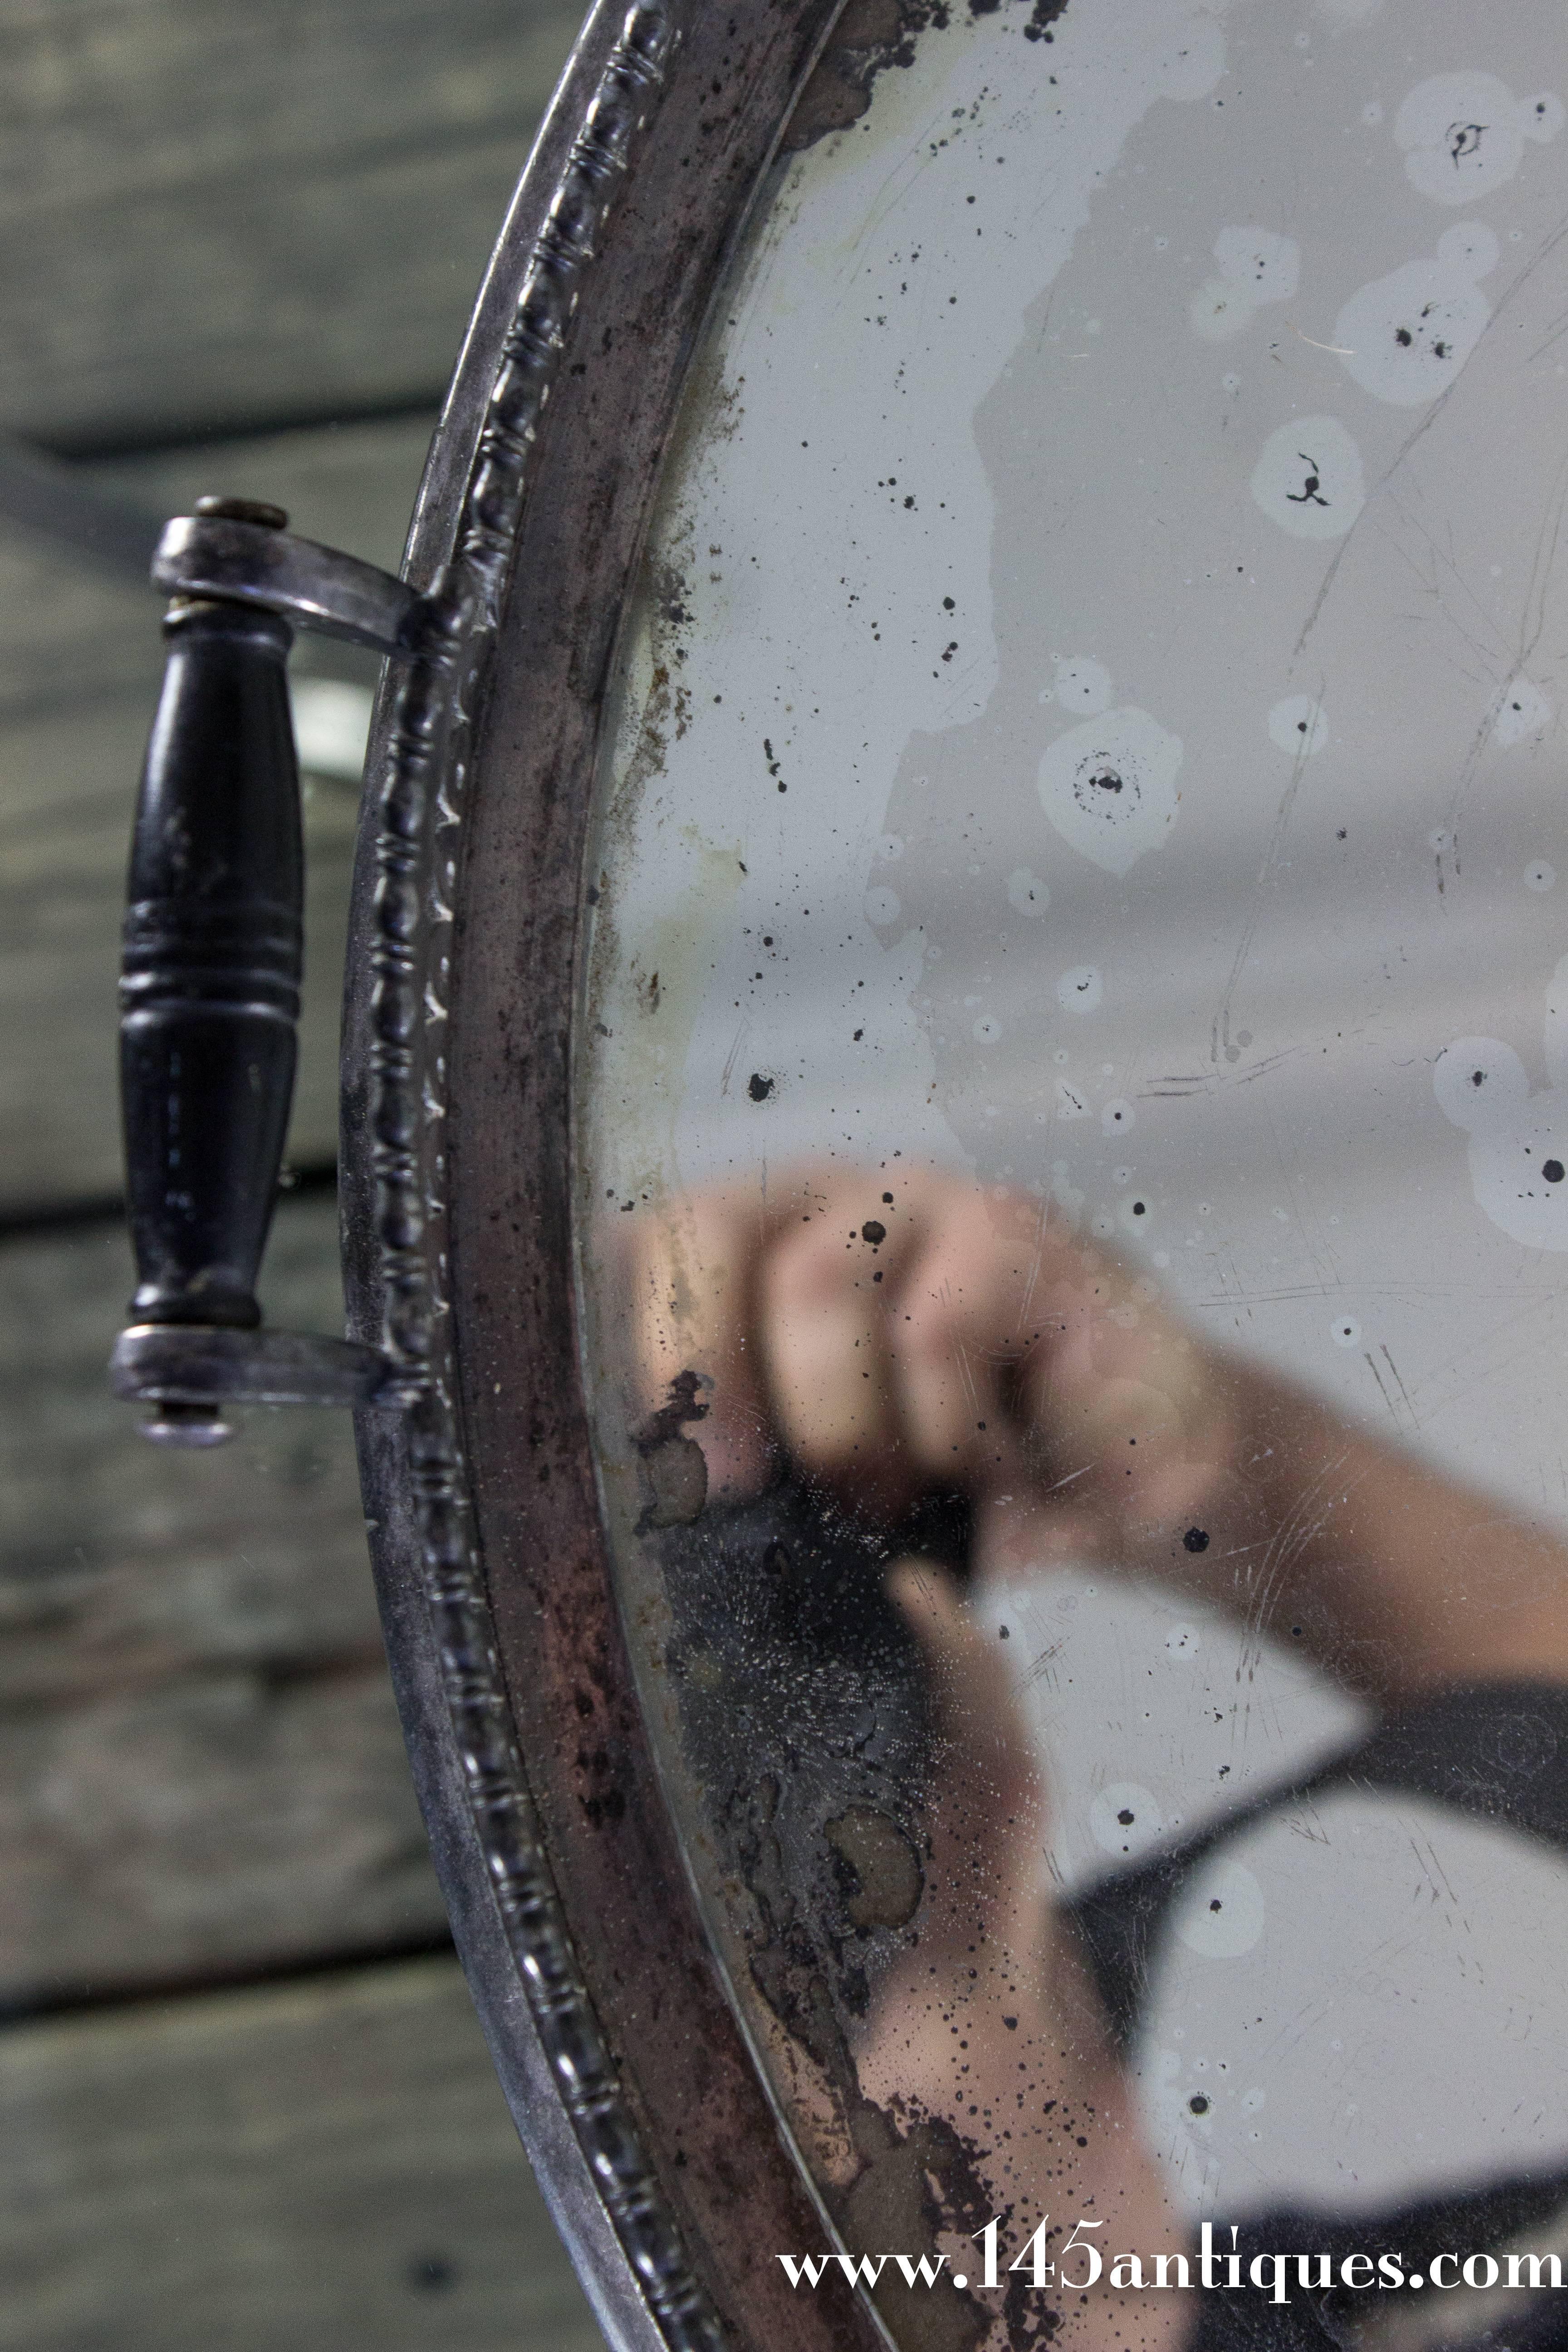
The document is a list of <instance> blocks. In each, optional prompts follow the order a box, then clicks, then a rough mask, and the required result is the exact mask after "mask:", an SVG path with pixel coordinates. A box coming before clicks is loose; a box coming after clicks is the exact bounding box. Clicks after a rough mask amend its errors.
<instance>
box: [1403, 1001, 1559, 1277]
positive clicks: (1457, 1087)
mask: <svg viewBox="0 0 1568 2352" xmlns="http://www.w3.org/2000/svg"><path fill="white" fill-rule="evenodd" d="M1544 1026H1545V1039H1544V1042H1545V1049H1546V1051H1545V1059H1546V1075H1547V1078H1548V1080H1549V1083H1548V1084H1547V1085H1546V1086H1544V1087H1542V1089H1541V1091H1540V1092H1539V1093H1538V1094H1531V1090H1530V1079H1529V1077H1528V1076H1527V1075H1526V1072H1525V1067H1524V1064H1523V1063H1522V1062H1521V1060H1520V1058H1519V1055H1517V1054H1516V1053H1515V1052H1514V1050H1513V1047H1512V1046H1511V1045H1503V1044H1502V1043H1501V1042H1500V1040H1499V1039H1498V1038H1496V1037H1458V1038H1456V1039H1455V1041H1454V1043H1453V1044H1452V1045H1448V1046H1446V1047H1445V1048H1444V1050H1443V1052H1442V1053H1441V1054H1439V1055H1438V1056H1437V1059H1436V1064H1435V1065H1434V1067H1433V1071H1432V1087H1433V1091H1434V1093H1435V1094H1436V1097H1437V1100H1438V1102H1439V1103H1440V1104H1441V1106H1442V1108H1443V1109H1444V1111H1445V1112H1446V1113H1447V1117H1448V1118H1451V1119H1452V1120H1453V1122H1454V1125H1455V1126H1456V1127H1460V1128H1463V1129H1465V1130H1466V1132H1467V1133H1468V1136H1469V1139H1470V1143H1469V1154H1468V1158H1469V1173H1470V1184H1471V1188H1472V1190H1473V1191H1474V1192H1475V1196H1476V1205H1477V1207H1478V1208H1479V1209H1480V1210H1481V1211H1482V1213H1483V1214H1485V1215H1486V1216H1488V1217H1489V1218H1490V1219H1491V1221H1492V1223H1493V1224H1494V1225H1498V1226H1500V1228H1501V1230H1502V1231H1503V1232H1504V1233H1505V1234H1509V1235H1510V1237H1511V1238H1512V1239H1513V1240H1514V1241H1516V1242H1522V1243H1524V1244H1525V1245H1526V1247H1527V1248H1530V1249H1544V1250H1568V956H1564V957H1563V961H1562V962H1561V963H1559V965H1558V966H1557V969H1556V971H1554V972H1553V973H1552V981H1551V985H1550V986H1549V987H1548V989H1547V992H1546V1020H1545V1024H1544Z"/></svg>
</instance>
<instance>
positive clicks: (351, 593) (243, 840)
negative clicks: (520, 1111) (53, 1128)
mask: <svg viewBox="0 0 1568 2352" xmlns="http://www.w3.org/2000/svg"><path fill="white" fill-rule="evenodd" d="M287 521H288V517H287V516H286V515H285V514H284V513H283V512H282V511H281V509H279V508H277V507H268V506H262V505H259V504H257V503H255V502H253V501H249V500H246V499H202V500H200V501H199V503H198V505H197V508H196V510H195V515H194V516H191V517H187V518H182V519H181V520H178V521H176V522H174V523H172V524H171V525H170V526H169V529H168V530H166V531H165V533H164V535H163V541H161V542H160V546H159V551H158V555H157V558H156V559H155V561H154V563H153V578H154V580H155V581H158V582H159V583H162V584H163V585H166V586H169V587H173V588H174V590H175V592H176V593H175V595H174V602H173V603H172V604H171V605H170V607H169V611H168V614H167V617H166V619H165V621H164V624H163V634H164V636H165V639H166V641H167V645H168V660H167V667H166V668H165V672H164V677H163V698H162V699H161V701H160V703H159V705H158V712H157V716H156V718H155V719H154V720H153V734H152V740H151V742H150V743H149V745H148V750H147V761H146V766H145V768H144V769H143V771H142V792H141V798H140V800H139V802H138V803H137V810H136V827H135V832H134V835H133V836H132V846H131V873H130V882H129V887H128V893H127V897H128V904H127V908H126V915H125V941H124V960H123V964H122V969H121V983H120V1077H121V1100H122V1108H123V1112H124V1125H125V1178H126V1198H127V1206H128V1210H129V1214H130V1222H131V1232H132V1242H133V1244H134V1247H135V1254H136V1294H135V1297H133V1299H132V1302H131V1312H132V1318H133V1319H132V1324H131V1326H130V1328H128V1329H126V1330H125V1331H122V1332H121V1336H120V1339H119V1342H118V1344H117V1346H116V1348H115V1350H114V1355H113V1358H112V1360H111V1362H110V1379H111V1381H112V1383H113V1386H114V1388H115V1390H116V1391H117V1392H118V1393H119V1394H120V1395H121V1396H126V1397H134V1398H139V1399H142V1401H144V1402H151V1403H152V1404H153V1407H154V1408H155V1410H154V1414H153V1419H152V1420H151V1421H149V1422H147V1423H144V1424H143V1427H144V1430H145V1433H146V1434H147V1435H148V1436H150V1437H153V1438H154V1439H158V1440H160V1441H162V1442H164V1443H169V1444H185V1445H206V1444H215V1443H216V1442H217V1441H218V1440H219V1439H221V1438H224V1437H226V1436H227V1435H228V1434H229V1428H228V1424H227V1423H226V1422H225V1420H224V1419H223V1416H222V1412H221V1410H220V1406H221V1402H222V1400H224V1399H242V1400H248V1401H250V1402H258V1403H279V1402H298V1403H317V1404H364V1403H374V1402H381V1401H383V1400H382V1399H381V1397H380V1394H379V1391H380V1390H381V1387H382V1382H383V1376H384V1372H385V1370H386V1369H387V1368H386V1366H385V1363H384V1360H383V1359H382V1357H381V1356H380V1355H379V1354H378V1353H377V1351H376V1350H375V1349H370V1348H363V1347H359V1346H356V1345H353V1343H351V1342H350V1341H347V1340H344V1339H328V1338H326V1337H322V1336H313V1335H307V1334H289V1333H282V1332H263V1331H262V1330H260V1328H258V1327H259V1325H260V1322H261V1309H260V1307H259V1306H258V1303H257V1298H256V1282H257V1275H258V1270H259V1267H260V1264H261V1254H262V1251H263V1249H264V1247H265V1246H266V1242H267V1231H268V1225H269V1224H270V1223H271V1221H272V1210H273V1204H274V1202H275V1201H276V1199H277V1196H278V1179H279V1172H280V1171H281V1168H282V1162H283V1145H284V1140H285V1138H286V1136H287V1133H288V1128H289V1107H290V1104H291V1101H292V1098H293V1092H294V1063H295V1053H296V1045H295V1024H296V1022H297V1020H298V1018H299V1013H300V978H301V962H302V952H301V951H302V938H303V914H304V851H303V844H302V838H301V828H300V771H299V762H298V761H297V759H296V756H295V751H294V729H293V721H292V719H291V717H290V714H289V688H288V679H287V675H286V671H287V664H288V658H289V647H290V646H291V645H292V643H293V637H294V625H296V624H298V625H300V626H304V627H308V628H315V629H321V630H323V631H324V632H325V633H327V634H329V635H339V636H348V637H352V638H353V639H354V641H355V642H357V643H360V644H370V645H376V646H379V647H380V648H381V649H382V650H383V651H385V652H394V651H398V650H405V649H406V646H407V645H408V644H409V643H410V642H412V633H413V631H414V630H415V629H416V627H417V624H418V620H419V609H420V608H419V600H418V599H417V598H416V596H415V595H414V593H413V592H412V591H411V590H410V589H408V588H406V587H405V585H404V584H403V583H401V582H399V581H395V580H392V579H390V578H388V577H387V576H386V575H385V574H384V573H381V572H376V571H374V568H373V567H372V566H370V565H367V564H361V563H358V562H354V561H353V559H352V558H350V557H347V556H342V555H339V554H338V553H337V552H336V551H334V550H332V549H329V548H321V547H317V546H315V545H314V544H313V543H312V542H311V541H308V540H299V539H293V538H291V537H290V536H289V533H288V532H287V530H285V525H286V523H287Z"/></svg>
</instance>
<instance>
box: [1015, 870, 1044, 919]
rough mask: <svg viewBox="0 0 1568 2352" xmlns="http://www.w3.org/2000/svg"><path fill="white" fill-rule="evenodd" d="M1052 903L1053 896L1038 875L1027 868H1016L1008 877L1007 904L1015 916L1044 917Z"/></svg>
mask: <svg viewBox="0 0 1568 2352" xmlns="http://www.w3.org/2000/svg"><path fill="white" fill-rule="evenodd" d="M1050 903H1051V894H1050V892H1049V890H1048V889H1047V887H1046V885H1045V884H1044V883H1043V882H1042V881H1041V880H1040V877H1039V876H1038V875H1037V874H1031V873H1030V871H1029V869H1028V867H1027V866H1015V867H1014V868H1013V871H1012V873H1011V874H1009V875H1008V877H1007V904H1008V905H1009V906H1010V907H1011V908H1012V909H1013V911H1014V913H1015V914H1018V915H1043V914H1044V913H1045V911H1046V908H1047V907H1048V906H1049V905H1050Z"/></svg>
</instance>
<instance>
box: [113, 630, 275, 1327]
mask: <svg viewBox="0 0 1568 2352" xmlns="http://www.w3.org/2000/svg"><path fill="white" fill-rule="evenodd" d="M164 634H165V636H166V638H167V641H168V648H169V653H168V667H167V669H166V671H165V673H164V678H163V699H162V700H161V702H160V704H159V706H158V714H157V717H156V719H154V721H153V736H152V741H151V742H150V744H149V746H148V750H147V764H146V767H145V769H144V770H143V772H142V794H141V800H140V802H139V803H138V806H137V811H136V830H135V834H134V835H133V837H132V849H131V877H130V885H129V889H128V894H127V896H128V904H127V908H126V915H125V954H124V966H123V974H122V977H121V983H120V1007H121V1010H120V1076H121V1097H122V1103H123V1109H124V1118H125V1174H126V1187H127V1196H128V1204H129V1208H130V1215H131V1230H132V1240H133V1242H134V1244H135V1250H136V1273H137V1286H136V1295H135V1297H134V1298H133V1299H132V1314H133V1315H134V1317H135V1318H136V1319H137V1321H138V1322H140V1323H200V1324H217V1325H226V1326H229V1327H231V1328H232V1327H234V1326H238V1327H240V1328H249V1327H251V1326H254V1325H256V1324H258V1323H259V1322H260V1320H261V1309H260V1307H258V1305H257V1302H256V1296H255V1291H256V1278H257V1273H258V1268H259V1266H260V1264H261V1253H262V1249H263V1247H264V1245H265V1244H266V1240H267V1229H268V1224H269V1223H270V1222H271V1218H272V1205H273V1202H274V1201H275V1199H276V1197H277V1192H278V1178H279V1171H280V1170H281V1167H282V1162H283V1142H284V1137H285V1134H286V1133H287V1130H288V1125H289V1106H290V1103H291V1101H292V1099H293V1091H294V1061H295V1035H294V1024H295V1023H296V1021H297V1020H298V1018H299V1013H300V973H301V940H302V930H303V920H302V919H303V908H304V854H303V849H302V845H301V837H300V772H299V767H298V763H297V761H296V759H295V754H294V730H293V724H292V721H291V719H290V717H289V692H288V685H287V681H286V677H285V664H286V662H287V659H288V655H289V646H290V643H291V642H292V636H293V632H292V631H291V630H290V628H289V625H288V623H287V622H286V621H285V620H283V619H281V618H280V617H279V615H278V614H273V613H266V612H260V611H258V610H255V609H254V608H247V606H245V605H242V604H218V603H207V602H196V601H192V602H189V603H181V604H176V605H175V606H174V609H173V610H172V611H171V613H170V614H169V617H168V619H167V621H166V622H165V624H164Z"/></svg>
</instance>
